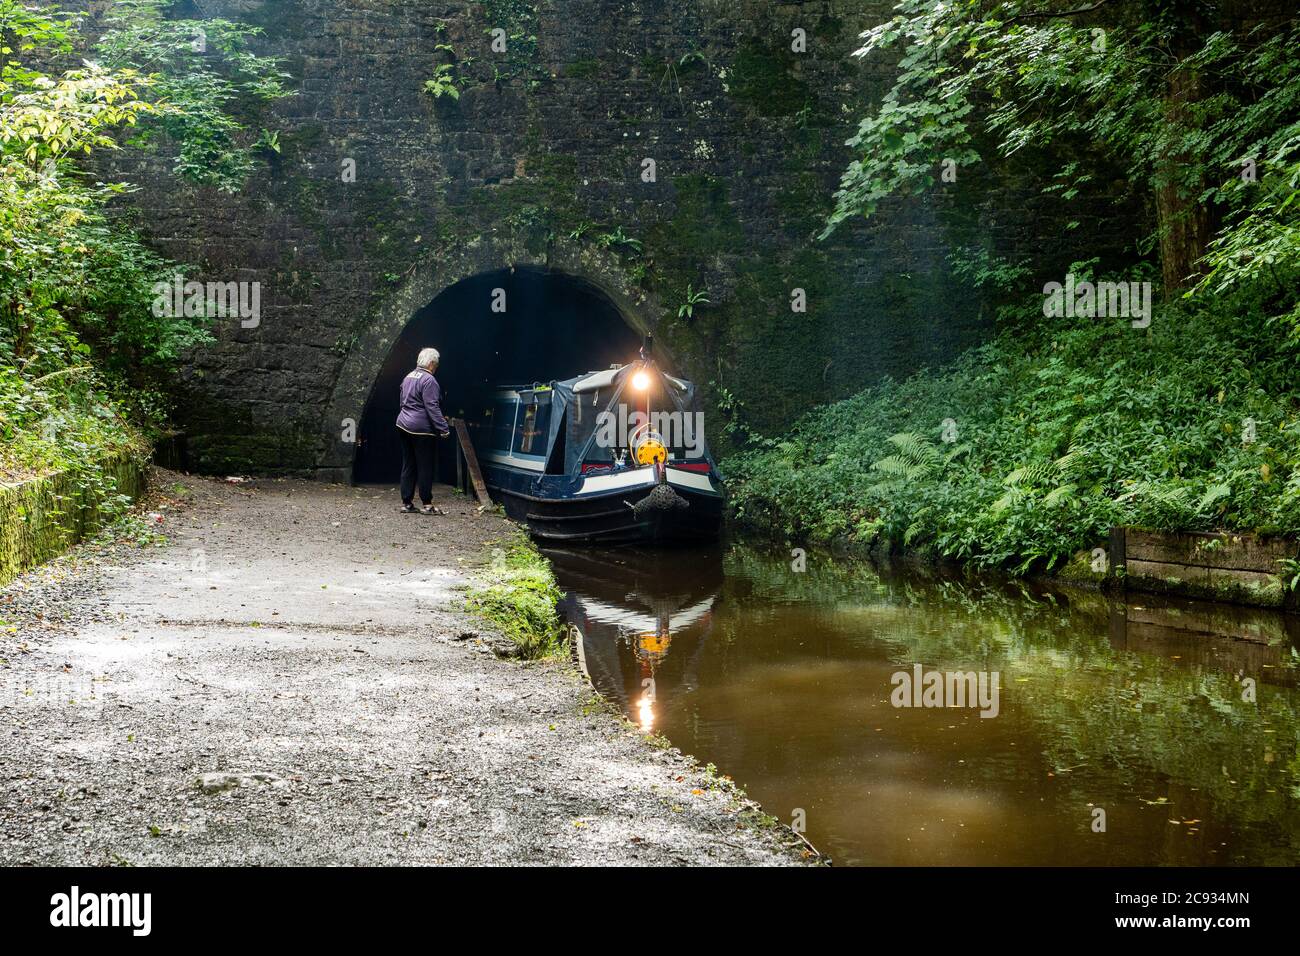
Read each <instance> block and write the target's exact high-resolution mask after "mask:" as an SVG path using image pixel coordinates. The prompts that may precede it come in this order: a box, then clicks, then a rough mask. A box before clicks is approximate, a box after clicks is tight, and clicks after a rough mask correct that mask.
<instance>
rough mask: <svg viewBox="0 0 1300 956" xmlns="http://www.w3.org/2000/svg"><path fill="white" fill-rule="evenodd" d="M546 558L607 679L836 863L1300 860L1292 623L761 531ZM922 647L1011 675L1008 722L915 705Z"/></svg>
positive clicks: (632, 714)
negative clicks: (934, 568) (893, 560)
mask: <svg viewBox="0 0 1300 956" xmlns="http://www.w3.org/2000/svg"><path fill="white" fill-rule="evenodd" d="M547 556H548V557H550V558H551V560H552V561H553V563H554V565H555V568H556V573H557V575H558V576H559V579H560V585H561V587H562V588H563V589H564V590H565V591H566V592H567V597H566V599H565V604H564V609H565V613H566V615H567V616H568V618H569V620H570V621H572V622H573V624H574V625H575V626H576V627H577V629H578V631H579V632H580V633H581V641H580V642H579V644H580V646H579V656H580V660H581V662H582V663H583V666H584V667H585V669H586V671H587V672H588V673H589V675H590V677H591V679H592V681H593V683H594V684H595V686H596V687H597V688H598V689H599V690H600V691H601V692H602V693H603V694H604V695H606V697H607V698H608V699H610V700H612V701H614V702H615V703H616V704H617V705H618V706H619V707H620V708H622V710H623V712H624V713H625V714H627V716H628V717H629V718H631V719H632V720H634V721H636V722H637V723H639V724H640V725H641V726H642V727H643V728H644V729H646V730H653V731H654V732H655V733H658V734H662V735H664V736H666V737H667V738H668V739H669V740H671V741H672V743H673V744H674V745H676V746H678V747H680V748H681V749H682V750H684V751H686V752H687V753H690V754H693V755H694V756H696V757H697V758H699V759H700V760H701V761H702V762H705V763H713V764H715V765H716V766H717V768H718V771H719V772H720V773H723V774H726V775H728V776H730V777H732V778H733V779H734V780H736V781H737V782H738V783H740V784H741V785H743V786H744V787H745V788H746V789H747V790H748V791H749V793H750V795H751V796H752V797H754V798H755V799H756V800H758V801H759V802H760V803H762V804H763V806H764V807H765V809H767V811H768V812H770V813H772V814H774V815H776V816H778V817H780V818H781V819H783V820H784V821H786V822H787V823H788V822H791V821H792V820H794V819H796V818H797V817H798V816H799V812H800V811H802V816H803V818H804V819H805V820H806V831H805V832H806V836H807V837H808V838H809V839H810V840H811V841H812V842H813V843H814V844H815V845H816V846H817V847H818V848H819V849H820V850H821V851H822V852H824V853H826V854H827V855H829V856H831V857H832V858H833V859H834V860H835V861H836V862H837V863H849V864H902V865H928V864H945V865H962V864H1047V865H1051V864H1064V865H1075V864H1077V865H1105V864H1288V865H1293V864H1296V863H1298V862H1300V692H1298V691H1297V670H1296V661H1297V658H1298V656H1300V655H1298V654H1297V651H1296V644H1297V642H1296V637H1297V632H1300V621H1297V620H1296V619H1295V618H1294V617H1289V616H1283V615H1277V614H1270V613H1265V612H1252V611H1247V610H1244V609H1234V608H1230V607H1226V606H1222V605H1213V604H1199V605H1198V604H1191V603H1186V602H1184V603H1173V602H1167V601H1161V600H1158V599H1156V598H1140V599H1139V598H1134V599H1132V600H1130V601H1129V602H1128V603H1127V604H1125V603H1123V602H1112V601H1107V600H1106V599H1104V598H1102V597H1101V596H1099V595H1094V594H1090V593H1083V594H1074V593H1072V594H1070V595H1068V596H1067V595H1064V594H1053V593H1050V592H1047V591H1044V590H1041V589H1039V590H1035V589H1032V588H1030V587H1029V586H1027V585H1023V584H1016V583H1008V582H997V581H980V580H978V579H961V580H950V579H949V580H944V579H939V578H933V579H925V578H922V577H918V576H916V575H915V574H882V573H880V572H876V571H872V570H871V569H869V568H867V567H865V566H847V567H846V566H845V565H844V564H843V563H842V562H840V561H838V560H837V559H832V558H829V557H819V556H817V555H815V554H810V555H809V556H808V558H807V569H806V571H803V572H802V573H800V572H795V571H794V570H792V567H791V561H790V560H789V559H787V558H784V557H779V556H772V555H769V554H764V553H762V552H760V551H756V550H750V549H747V548H741V547H730V548H727V549H725V550H723V549H719V550H714V551H693V552H692V551H666V552H654V553H644V554H643V553H639V552H636V551H631V550H623V551H606V552H600V551H584V552H564V551H548V552H547ZM915 665H921V666H922V668H923V672H929V671H939V672H941V673H949V672H957V671H960V672H974V673H975V674H976V675H979V674H983V675H984V677H985V680H986V682H987V681H991V680H992V675H993V674H996V675H998V680H999V683H998V693H997V698H996V699H997V705H998V706H997V713H996V716H989V717H981V716H980V713H981V711H980V709H978V708H973V707H969V706H951V707H925V706H919V707H917V706H913V707H899V706H894V704H893V703H891V695H892V694H894V693H895V687H896V684H895V681H897V680H901V678H898V677H896V675H899V674H907V675H909V676H911V675H912V674H913V673H914V671H913V668H914V666H915ZM1252 684H1253V686H1254V688H1255V700H1254V701H1253V702H1252V701H1249V700H1247V699H1245V698H1248V697H1249V696H1250V693H1249V691H1250V688H1251V686H1252ZM991 686H992V685H991V684H990V683H986V685H985V687H986V690H989V691H990V692H991ZM898 693H901V691H899V692H898ZM908 699H909V700H913V701H915V700H916V698H908ZM990 699H991V693H990V696H989V697H986V701H987V700H990ZM922 702H923V701H922ZM984 710H985V711H987V712H991V711H992V708H990V707H986V708H984ZM1098 810H1101V811H1104V819H1103V818H1102V817H1101V816H1100V815H1099V814H1098V813H1097V812H1096V811H1098ZM1103 823H1104V829H1102V828H1101V825H1102V824H1103Z"/></svg>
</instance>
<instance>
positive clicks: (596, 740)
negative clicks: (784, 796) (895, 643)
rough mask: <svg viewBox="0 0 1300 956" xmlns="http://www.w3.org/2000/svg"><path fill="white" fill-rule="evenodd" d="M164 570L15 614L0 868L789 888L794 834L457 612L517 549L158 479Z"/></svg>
mask: <svg viewBox="0 0 1300 956" xmlns="http://www.w3.org/2000/svg"><path fill="white" fill-rule="evenodd" d="M161 483H162V486H163V487H165V488H174V489H175V490H174V491H173V492H172V493H171V495H170V498H171V500H170V501H168V500H166V498H163V499H160V500H156V501H155V502H154V504H153V505H152V507H153V508H156V509H157V510H158V514H160V515H161V516H162V519H163V520H162V522H161V523H159V524H158V527H159V528H160V530H162V531H164V532H165V533H166V535H167V536H168V539H169V540H168V543H167V544H166V545H165V546H161V547H145V548H140V547H138V546H136V545H134V544H122V543H118V544H108V545H105V544H98V545H88V546H84V547H82V548H79V549H77V550H76V551H74V552H73V553H72V554H71V555H69V556H66V557H65V558H63V559H61V560H59V561H57V562H54V563H52V564H51V565H47V566H46V567H45V568H42V569H39V570H37V571H35V572H32V573H30V574H28V575H25V576H23V577H22V578H20V579H18V580H17V581H15V582H14V583H13V584H11V585H10V586H9V587H8V588H6V589H4V590H3V591H0V618H2V619H3V620H5V621H6V622H8V626H7V627H4V628H0V658H3V662H2V663H0V863H3V864H6V865H12V864H25V863H30V864H114V863H120V864H126V863H130V864H137V865H142V864H236V863H241V864H434V863H455V864H495V863H521V864H528V863H537V864H687V865H702V864H788V863H798V862H801V861H802V860H803V859H804V854H801V853H800V852H799V851H800V849H801V846H800V845H799V844H798V843H797V838H795V837H794V836H793V835H792V834H790V833H789V832H788V831H786V830H783V829H780V828H771V827H764V826H761V825H756V824H755V821H756V820H757V819H758V818H759V816H760V814H759V813H758V811H757V808H756V807H755V805H754V804H752V803H750V802H749V801H747V800H745V799H744V798H743V797H742V796H740V795H738V794H736V793H735V792H734V791H733V790H731V789H730V788H729V786H728V785H727V784H726V783H725V781H724V782H723V783H722V784H719V782H718V781H716V780H711V779H709V778H707V777H706V776H705V775H704V774H703V773H702V772H701V771H700V770H698V769H695V768H694V766H693V764H692V762H690V761H689V760H687V759H685V758H683V757H682V756H681V755H680V754H678V753H677V752H676V751H673V750H668V749H663V748H657V747H655V746H653V745H652V744H650V743H647V742H646V740H644V739H643V738H642V737H641V736H640V735H639V734H638V733H636V732H635V730H634V729H633V728H632V727H631V725H630V724H628V723H626V722H624V721H623V720H621V718H618V717H616V716H614V715H613V714H611V713H610V712H608V711H607V710H606V709H605V708H604V707H603V706H602V705H601V704H600V703H599V701H598V700H597V699H596V697H595V694H594V692H593V691H592V690H591V688H590V686H589V685H587V684H586V683H585V682H584V681H583V680H582V679H581V678H580V677H579V676H578V674H577V672H576V670H575V668H574V667H573V666H572V665H570V664H568V663H566V662H550V663H545V664H523V663H519V662H514V661H506V660H501V659H498V658H497V657H496V656H495V655H494V654H493V653H492V650H491V648H492V645H493V642H494V641H495V640H498V638H495V637H494V636H493V635H482V634H479V633H478V632H479V630H480V629H481V627H482V626H481V625H479V624H477V623H476V622H474V621H472V620H469V619H467V618H466V617H465V616H464V615H463V614H462V613H461V612H460V610H459V608H460V607H461V605H462V604H463V596H462V595H461V594H460V591H459V589H461V588H463V586H464V584H465V581H466V577H465V575H466V571H467V569H472V568H473V567H474V566H475V565H476V564H478V563H480V562H481V561H483V560H484V559H485V555H486V554H487V553H489V552H490V549H491V547H492V546H493V544H494V543H495V542H497V541H499V540H501V539H503V538H504V537H505V536H507V535H508V534H510V533H511V529H510V527H509V525H507V523H506V522H505V521H504V520H503V519H501V518H498V517H496V516H493V515H479V514H477V513H476V511H475V509H473V508H472V507H471V506H470V505H469V504H468V502H467V501H466V499H464V498H461V497H459V496H455V495H453V494H451V493H450V492H449V491H448V492H447V495H446V497H445V498H443V499H441V500H440V502H439V503H440V504H441V505H442V506H443V507H444V508H447V509H448V510H449V511H451V512H452V513H451V514H450V515H448V516H447V517H443V518H425V517H422V516H408V515H400V514H398V513H397V511H396V509H395V508H394V506H393V505H394V496H393V495H392V493H391V492H388V493H384V492H380V491H378V490H375V489H354V488H344V487H338V486H325V485H319V484H313V483H308V482H294V481H259V482H256V483H254V484H252V485H230V484H225V483H218V482H212V481H206V480H201V479H193V478H181V477H180V476H177V475H171V474H169V473H165V474H164V475H163V476H162V480H161Z"/></svg>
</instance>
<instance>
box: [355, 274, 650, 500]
mask: <svg viewBox="0 0 1300 956" xmlns="http://www.w3.org/2000/svg"><path fill="white" fill-rule="evenodd" d="M640 345H641V336H640V334H639V333H638V332H636V331H635V330H634V329H633V328H632V327H631V325H630V324H629V323H628V321H627V319H626V317H625V316H624V315H623V314H622V313H621V312H620V310H619V308H618V307H617V306H616V305H615V304H614V303H613V302H612V301H611V300H610V299H609V297H608V296H606V295H605V294H604V293H603V292H602V291H601V290H600V289H599V288H598V287H596V286H595V285H593V284H592V283H590V282H588V281H586V280H584V279H582V278H580V277H577V276H573V275H569V274H567V273H558V272H552V271H548V270H546V269H541V268H533V267H516V268H515V269H513V270H511V269H502V270H499V271H495V272H486V273H481V274H479V275H476V276H472V277H470V278H468V279H463V280H461V281H460V282H457V283H456V284H455V285H452V286H450V287H448V288H447V289H445V290H443V291H442V292H441V293H440V294H439V295H438V296H437V297H436V298H435V299H434V300H433V301H432V302H430V303H429V304H428V305H427V306H425V307H424V308H423V309H421V310H420V311H419V312H417V313H416V314H415V315H414V316H412V317H411V320H410V322H408V323H407V324H406V327H405V329H403V330H402V333H401V335H400V336H398V338H397V340H396V341H395V342H394V343H393V345H392V348H391V349H390V350H389V352H388V356H387V358H386V359H385V360H384V363H383V366H382V367H381V369H380V372H379V375H378V377H377V378H376V379H375V383H374V386H373V387H372V388H371V391H370V397H369V400H368V401H367V403H366V409H365V413H364V414H363V415H362V419H361V423H360V426H359V428H358V430H357V447H356V457H355V459H354V462H353V467H352V480H353V483H354V484H383V485H390V484H396V483H397V480H398V477H399V474H400V472H401V463H402V453H401V446H400V444H399V443H398V440H397V434H396V427H395V425H394V422H395V421H396V419H397V405H398V395H399V389H400V387H401V382H402V379H403V377H405V375H406V373H407V372H409V371H411V369H413V368H414V367H415V358H416V355H417V354H418V353H419V351H420V349H422V348H426V347H429V346H432V347H433V348H436V349H437V350H438V351H439V352H440V353H441V354H442V361H441V364H440V365H439V367H438V371H437V377H438V383H439V384H440V385H441V386H442V396H443V412H444V413H445V414H446V415H448V416H453V415H454V416H457V417H461V418H465V419H468V420H470V421H473V420H474V419H475V418H476V417H477V416H478V414H479V413H480V412H481V411H482V409H483V408H484V407H486V406H485V404H484V402H485V400H486V399H487V397H488V395H489V394H490V393H491V391H492V389H494V388H495V387H496V386H499V385H524V384H532V383H534V382H547V381H552V380H554V379H562V378H569V377H571V376H574V375H578V374H580V373H582V372H587V371H592V370H596V369H602V368H607V367H609V366H610V365H612V364H615V363H618V364H622V363H624V362H629V361H631V360H632V359H634V358H635V357H636V355H637V350H638V348H639V347H640ZM438 446H439V448H438V452H439V453H438V480H439V481H441V482H444V483H450V482H453V481H454V480H455V455H454V450H453V446H452V444H451V442H439V443H438Z"/></svg>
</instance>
